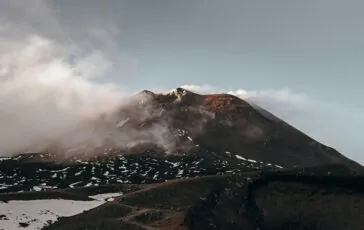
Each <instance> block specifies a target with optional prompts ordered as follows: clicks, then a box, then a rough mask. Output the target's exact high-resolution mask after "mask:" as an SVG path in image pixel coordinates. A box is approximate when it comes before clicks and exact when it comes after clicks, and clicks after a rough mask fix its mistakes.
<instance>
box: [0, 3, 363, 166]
mask: <svg viewBox="0 0 364 230" xmlns="http://www.w3.org/2000/svg"><path fill="white" fill-rule="evenodd" d="M0 8H2V9H6V10H3V11H2V10H1V9H0V13H1V14H0V20H2V21H10V22H13V23H15V24H16V23H18V24H21V25H25V24H26V25H27V26H25V27H24V28H26V30H29V31H30V32H29V33H35V34H40V35H42V36H44V37H46V38H50V39H57V40H58V41H60V42H61V43H66V44H68V45H69V46H70V47H72V52H74V53H76V54H79V53H83V52H89V51H90V50H101V51H102V52H103V53H104V54H105V56H107V58H108V59H109V60H110V62H111V63H113V64H114V67H113V68H112V69H111V70H110V71H109V72H108V73H107V74H105V76H104V78H102V79H99V80H98V81H111V82H114V83H117V84H119V85H122V86H124V87H126V88H129V89H135V90H139V89H144V88H149V89H150V88H152V89H153V88H159V89H168V88H174V87H177V86H180V85H184V84H194V85H203V84H209V85H210V86H212V88H213V89H214V90H215V91H216V90H217V89H219V90H225V91H228V90H238V89H244V90H248V91H257V92H267V90H268V91H270V92H271V93H265V94H264V93H263V95H265V97H270V96H272V95H273V96H276V95H277V94H276V92H278V94H279V92H281V90H282V89H289V92H290V93H288V94H284V97H285V99H284V100H287V101H288V104H287V103H283V104H282V103H279V104H277V103H271V102H269V103H265V105H266V106H267V107H269V109H270V110H273V111H274V112H275V113H276V114H278V115H280V116H282V117H284V118H285V119H287V120H288V121H289V122H291V123H293V125H296V126H298V127H299V128H300V129H302V130H303V131H305V132H307V133H308V134H310V135H312V136H313V137H315V138H318V139H319V140H322V141H323V142H325V143H327V144H330V145H332V146H334V147H335V148H338V149H339V150H340V151H343V152H344V153H347V155H349V156H354V157H355V158H356V159H360V160H362V161H363V162H364V156H362V155H361V154H362V153H363V150H364V146H363V145H362V144H361V143H360V142H361V141H360V140H362V139H363V134H362V132H361V130H363V129H364V101H363V100H362V98H363V97H364V95H363V93H362V92H363V91H362V85H363V83H364V78H363V76H362V75H363V74H364V39H363V37H364V26H363V23H364V14H363V13H362V11H363V9H364V1H362V0H357V1H356V0H346V1H343V0H306V1H298V0H285V1H283V0H275V1H271V0H265V1H248V0H224V1H219V0H183V1H179V0H153V1H151V0H128V1H126V0H103V1H100V0H49V1H45V0H32V1H28V0H4V1H2V2H0ZM3 18H5V19H6V20H5V19H3ZM0 22H1V21H0ZM0 25H1V24H0ZM3 26H4V25H3ZM0 28H1V27H0ZM24 28H23V27H22V29H21V31H24V30H25V29H24ZM272 92H273V93H272ZM300 94H303V95H304V98H305V99H303V100H301V99H300V100H296V99H293V100H291V98H296V95H300ZM254 95H255V94H254ZM279 95H282V94H279ZM274 98H276V99H277V98H278V99H279V100H281V99H282V98H283V97H282V96H279V97H274ZM265 101H267V100H265ZM308 101H309V102H308ZM302 103H303V104H302ZM307 103H309V104H310V106H308V107H307V106H306V105H307ZM302 106H306V107H305V108H307V109H306V110H305V111H304V112H303V111H302V109H301V107H302ZM288 111H290V112H288ZM362 118H363V119H362ZM358 130H360V131H358Z"/></svg>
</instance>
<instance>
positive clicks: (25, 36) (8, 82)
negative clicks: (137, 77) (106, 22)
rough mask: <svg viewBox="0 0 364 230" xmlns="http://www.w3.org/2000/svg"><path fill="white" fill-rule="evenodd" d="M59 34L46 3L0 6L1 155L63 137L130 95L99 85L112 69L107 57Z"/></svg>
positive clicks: (20, 0)
mask: <svg viewBox="0 0 364 230" xmlns="http://www.w3.org/2000/svg"><path fill="white" fill-rule="evenodd" d="M62 32H63V31H62V28H61V26H60V25H59V23H58V21H57V17H56V16H55V11H54V10H53V8H52V6H51V5H49V3H48V2H47V1H43V0H36V1H32V3H29V2H28V1H23V0H14V1H1V2H0V127H1V129H0V130H1V135H0V155H7V154H11V153H14V152H17V151H22V150H24V149H27V148H29V147H30V146H36V145H38V144H41V143H45V142H46V141H47V140H50V139H53V138H55V137H57V136H59V135H61V134H64V133H67V131H69V130H71V129H72V128H74V127H75V125H78V124H80V123H81V122H83V121H85V119H86V118H93V117H95V116H98V115H99V114H100V113H102V112H106V111H111V110H112V109H114V108H115V107H116V106H117V105H119V104H120V103H121V102H122V99H123V98H124V97H125V96H126V95H128V94H130V92H128V90H126V89H125V88H121V87H120V86H116V85H114V84H109V83H102V82H105V81H103V80H104V79H102V77H103V76H107V74H108V73H110V72H111V71H112V69H113V64H114V63H113V59H112V58H109V56H108V53H107V52H105V51H104V50H101V49H92V50H83V49H82V45H80V46H78V44H76V43H75V42H73V41H72V39H70V37H69V36H67V34H62ZM53 35H54V36H53ZM56 35H57V36H56ZM105 36H106V35H105ZM65 38H67V39H65Z"/></svg>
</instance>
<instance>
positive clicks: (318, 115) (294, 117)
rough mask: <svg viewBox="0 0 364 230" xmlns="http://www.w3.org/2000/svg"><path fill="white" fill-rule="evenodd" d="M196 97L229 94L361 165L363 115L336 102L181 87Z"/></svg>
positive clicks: (296, 95) (279, 92)
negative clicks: (201, 94)
mask: <svg viewBox="0 0 364 230" xmlns="http://www.w3.org/2000/svg"><path fill="white" fill-rule="evenodd" d="M182 87H184V88H186V89H189V90H191V91H194V92H198V93H212V92H213V93H222V92H225V93H226V92H228V93H230V94H233V95H236V96H238V97H240V98H242V99H246V100H247V101H250V102H253V103H255V104H257V105H258V106H260V107H262V108H264V109H266V110H268V111H269V112H271V113H273V114H274V115H276V116H277V117H279V118H281V119H283V120H285V121H286V122H288V123H289V124H291V125H293V126H294V127H296V128H298V129H299V130H301V131H303V132H304V133H306V134H308V135H309V136H311V137H312V138H314V139H316V140H318V141H319V142H321V143H323V144H326V145H328V146H331V147H333V148H335V149H337V150H338V151H339V152H341V153H342V154H344V155H346V156H347V157H349V158H352V159H354V160H356V161H359V162H361V163H364V156H363V155H362V153H363V152H364V145H363V144H362V137H363V134H362V130H364V111H363V110H360V109H358V108H351V107H348V106H347V105H345V104H338V103H335V101H334V100H333V101H330V102H328V101H320V100H317V99H314V98H312V97H309V96H308V95H306V94H303V93H296V92H292V91H290V90H289V89H281V90H262V91H246V90H243V89H237V90H224V89H219V88H216V87H213V86H210V85H202V86H198V85H185V86H182Z"/></svg>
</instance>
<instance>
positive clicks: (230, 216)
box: [0, 88, 364, 229]
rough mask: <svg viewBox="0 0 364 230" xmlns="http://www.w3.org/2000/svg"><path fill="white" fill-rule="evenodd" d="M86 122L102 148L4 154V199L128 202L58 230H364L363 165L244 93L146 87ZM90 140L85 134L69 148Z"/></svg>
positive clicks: (0, 186) (0, 173) (0, 164)
mask: <svg viewBox="0 0 364 230" xmlns="http://www.w3.org/2000/svg"><path fill="white" fill-rule="evenodd" d="M86 124H87V128H88V129H87V131H88V132H90V133H91V134H92V133H94V134H95V135H94V136H98V137H100V138H99V139H98V142H97V145H96V146H95V145H93V144H94V143H90V145H81V146H78V145H71V144H68V145H64V144H63V145H62V144H60V143H59V142H53V143H49V145H46V146H45V147H44V148H43V149H42V151H40V152H37V153H26V154H20V155H16V156H14V157H9V158H2V159H1V158H0V193H1V192H2V193H3V194H0V200H4V201H8V200H16V199H44V198H50V197H51V198H62V199H65V197H68V198H72V199H81V198H82V196H85V197H84V199H86V198H87V199H88V196H87V195H90V194H88V193H90V191H95V189H96V190H98V189H102V188H105V186H106V188H108V189H111V190H112V192H122V193H123V194H124V195H122V196H120V197H119V198H115V199H113V200H112V201H110V202H106V203H105V204H103V205H101V206H99V207H97V208H95V209H92V210H90V211H88V212H85V213H82V214H79V215H76V216H73V217H68V218H64V219H61V220H60V221H58V222H57V223H55V224H53V225H50V226H49V227H48V229H257V228H259V229H361V228H360V226H363V224H364V223H362V220H361V218H360V216H361V215H362V214H364V213H363V211H364V206H363V205H364V203H363V199H362V198H363V191H362V186H361V185H362V183H363V182H362V181H363V178H362V177H361V175H362V172H363V167H362V166H361V165H360V164H358V163H356V162H354V161H352V160H350V159H348V158H346V157H345V156H343V155H342V154H340V153H339V152H337V151H336V150H334V149H332V148H330V147H328V146H325V145H323V144H321V143H319V142H317V141H315V140H313V139H312V138H310V137H308V136H307V135H305V134H304V133H302V132H300V131H299V130H297V129H295V128H294V127H292V126H290V125H289V124H287V123H285V122H284V121H282V120H280V119H279V118H277V117H275V116H274V115H272V114H270V113H269V112H267V111H265V110H264V109H262V108H259V107H257V106H255V105H254V106H252V105H250V104H249V103H247V102H246V101H244V100H241V99H239V98H237V97H235V96H232V95H228V94H214V95H199V94H196V93H193V92H190V91H187V90H185V89H182V88H178V89H176V90H174V91H172V92H169V93H166V94H156V93H153V92H150V91H143V92H141V93H140V94H138V95H135V96H134V97H132V98H131V99H130V100H128V103H124V105H123V106H121V107H120V109H118V110H117V111H114V112H113V113H110V114H104V115H102V116H100V118H98V119H95V120H92V121H88V122H87V123H86ZM90 127H91V128H90ZM82 132H84V131H83V130H81V131H80V130H78V129H76V128H75V130H74V132H72V133H68V134H67V136H66V137H67V138H68V139H67V138H66V139H63V142H64V140H68V142H69V143H72V142H73V141H74V139H76V138H78V137H79V136H82V135H79V134H80V133H81V134H83V133H82ZM96 134H97V135H96ZM68 142H67V143H68ZM130 186H132V189H127V190H125V187H128V188H130ZM32 191H36V192H32ZM19 192H20V193H19ZM91 195H92V194H91ZM80 197H81V198H80ZM339 208H340V209H339ZM337 210H342V211H344V212H345V215H342V216H340V218H339V216H338V213H337ZM0 214H1V213H0ZM0 223H1V220H0ZM0 229H1V228H0Z"/></svg>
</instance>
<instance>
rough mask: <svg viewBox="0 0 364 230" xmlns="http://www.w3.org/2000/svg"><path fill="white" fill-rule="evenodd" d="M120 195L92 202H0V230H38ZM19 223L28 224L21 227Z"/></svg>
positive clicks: (101, 197)
mask: <svg viewBox="0 0 364 230" xmlns="http://www.w3.org/2000/svg"><path fill="white" fill-rule="evenodd" d="M121 195H122V194H121V193H108V194H99V195H95V196H90V198H93V199H95V200H92V201H74V200H62V199H50V200H29V201H20V200H14V201H9V202H8V203H3V202H0V230H1V229H3V230H16V229H26V230H38V229H42V228H43V227H44V226H46V225H48V224H49V223H54V222H56V221H57V219H58V218H59V217H69V216H73V215H76V214H79V213H81V212H83V211H87V210H90V209H93V208H95V207H97V206H99V205H101V204H103V203H105V202H106V201H112V200H113V197H117V196H121ZM20 223H26V224H29V225H28V226H27V227H21V226H20Z"/></svg>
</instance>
